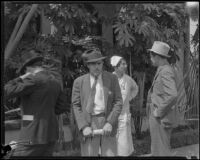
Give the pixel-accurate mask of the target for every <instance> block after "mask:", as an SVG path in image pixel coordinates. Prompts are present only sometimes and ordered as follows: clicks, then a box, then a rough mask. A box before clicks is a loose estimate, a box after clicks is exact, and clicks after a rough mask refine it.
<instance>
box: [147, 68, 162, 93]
mask: <svg viewBox="0 0 200 160" xmlns="http://www.w3.org/2000/svg"><path fill="white" fill-rule="evenodd" d="M160 71H161V68H160V67H159V68H158V70H157V72H156V75H155V76H154V79H153V82H152V85H151V88H150V90H151V89H152V88H153V85H154V83H155V81H156V78H157V77H158V75H159V72H160Z"/></svg>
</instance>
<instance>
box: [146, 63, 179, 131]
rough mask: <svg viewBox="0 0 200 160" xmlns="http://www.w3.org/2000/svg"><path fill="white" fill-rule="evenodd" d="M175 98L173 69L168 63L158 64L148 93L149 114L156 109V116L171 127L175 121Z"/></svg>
mask: <svg viewBox="0 0 200 160" xmlns="http://www.w3.org/2000/svg"><path fill="white" fill-rule="evenodd" d="M176 100H177V86H176V80H175V75H174V70H173V68H172V67H171V66H170V65H164V66H160V67H158V69H157V73H156V75H155V77H154V80H153V83H152V86H151V88H150V90H149V93H148V101H149V102H148V103H149V106H150V114H151V115H152V113H153V111H154V110H156V111H157V117H158V118H160V120H161V124H162V125H164V126H165V127H172V126H173V125H174V124H175V123H176V117H175V109H174V108H175V104H176Z"/></svg>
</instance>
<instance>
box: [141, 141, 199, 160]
mask: <svg viewBox="0 0 200 160" xmlns="http://www.w3.org/2000/svg"><path fill="white" fill-rule="evenodd" d="M172 151H173V152H176V156H181V157H182V156H183V157H187V156H189V157H191V156H196V157H197V158H198V159H199V144H193V145H189V146H184V147H180V148H174V149H172ZM143 156H144V157H148V156H150V154H145V155H143Z"/></svg>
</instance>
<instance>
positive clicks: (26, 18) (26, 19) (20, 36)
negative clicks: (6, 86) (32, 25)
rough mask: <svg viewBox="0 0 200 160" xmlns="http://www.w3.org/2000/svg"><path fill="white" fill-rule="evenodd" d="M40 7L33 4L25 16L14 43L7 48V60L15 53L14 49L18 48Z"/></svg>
mask: <svg viewBox="0 0 200 160" xmlns="http://www.w3.org/2000/svg"><path fill="white" fill-rule="evenodd" d="M37 7H38V4H33V5H32V7H31V9H30V11H29V12H28V14H27V16H26V17H25V19H24V21H23V23H22V25H21V27H20V29H19V31H18V33H17V35H16V37H15V39H14V40H13V42H12V45H11V46H10V47H9V48H7V50H5V61H6V60H7V59H8V58H9V57H10V56H11V54H12V53H13V51H14V49H15V48H16V46H17V44H18V42H19V41H20V40H21V38H22V36H23V34H24V32H25V30H26V28H27V26H28V23H29V21H30V20H31V17H32V16H33V14H34V12H35V11H36V9H37Z"/></svg>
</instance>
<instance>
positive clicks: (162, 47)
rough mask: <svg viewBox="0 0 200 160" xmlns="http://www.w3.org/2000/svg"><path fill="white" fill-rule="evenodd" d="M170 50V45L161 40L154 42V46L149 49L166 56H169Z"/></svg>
mask: <svg viewBox="0 0 200 160" xmlns="http://www.w3.org/2000/svg"><path fill="white" fill-rule="evenodd" d="M169 50H170V46H169V45H168V44H167V43H164V42H161V41H155V42H154V43H153V46H152V48H151V49H148V51H152V52H154V53H156V54H158V55H161V56H164V57H167V58H169V57H170V55H169V54H168V53H169Z"/></svg>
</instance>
